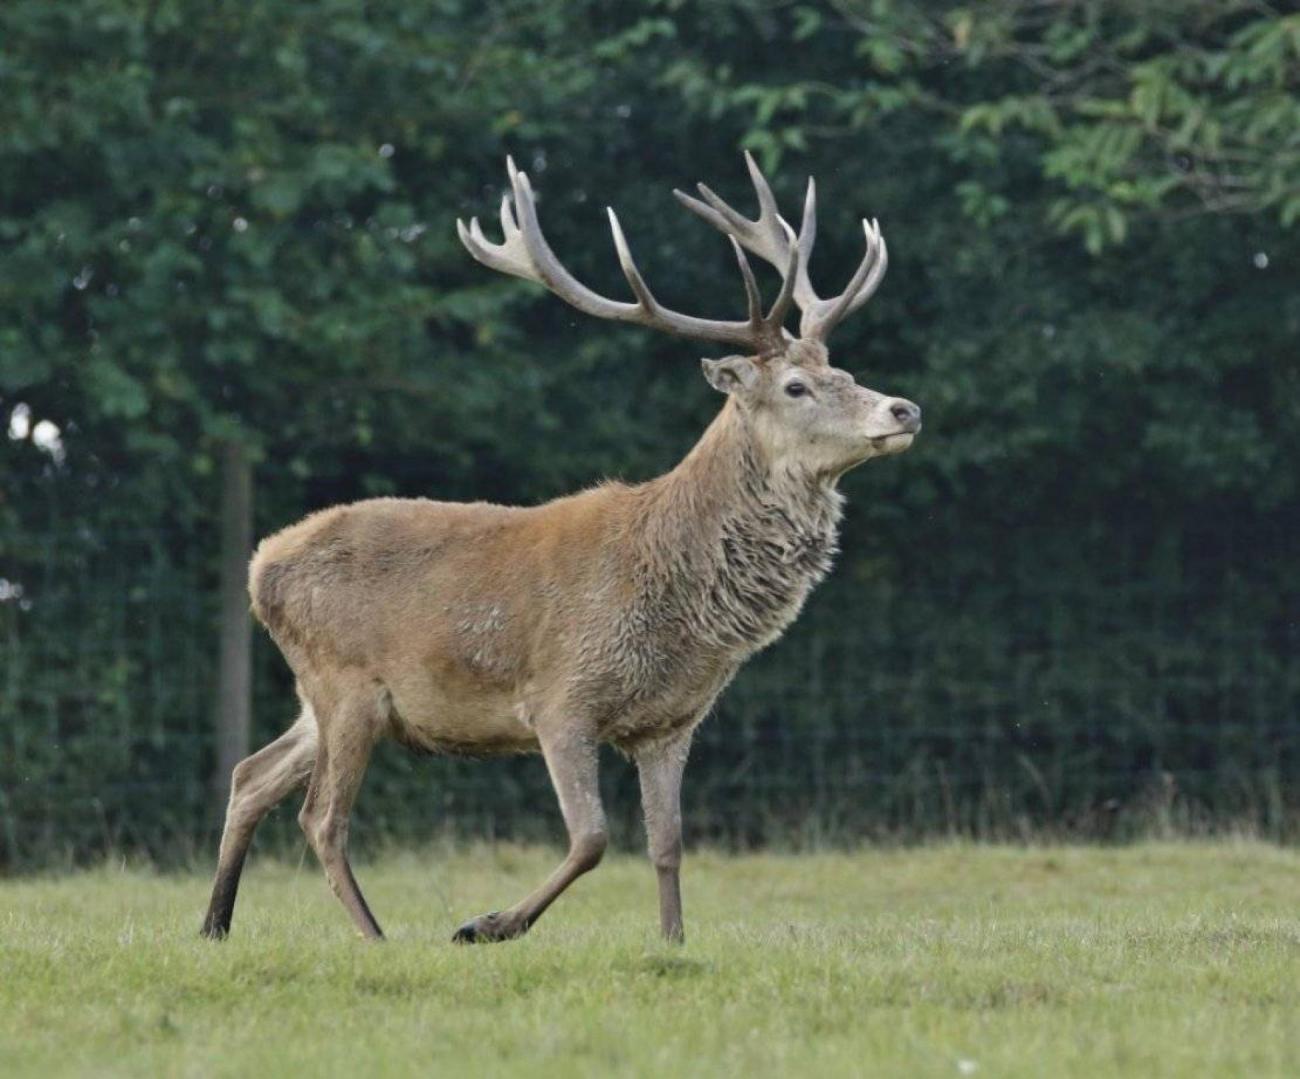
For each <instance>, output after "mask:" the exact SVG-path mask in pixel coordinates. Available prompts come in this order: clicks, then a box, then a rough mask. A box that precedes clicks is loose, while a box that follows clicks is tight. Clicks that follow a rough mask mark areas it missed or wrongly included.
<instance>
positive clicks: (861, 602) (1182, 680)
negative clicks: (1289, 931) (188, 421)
mask: <svg viewBox="0 0 1300 1079" xmlns="http://www.w3.org/2000/svg"><path fill="white" fill-rule="evenodd" d="M165 539H166V540H168V542H164V540H165ZM1274 539H1275V540H1276V541H1277V542H1280V543H1282V544H1283V545H1284V544H1285V543H1286V542H1287V541H1286V540H1285V537H1274ZM202 542H205V541H202V540H200V539H199V538H196V537H162V536H160V535H159V534H158V532H157V531H155V530H153V529H149V528H138V529H131V528H117V529H115V530H112V531H111V532H109V533H107V534H105V533H100V532H95V531H92V530H88V529H81V530H72V531H68V530H63V531H60V530H57V529H54V530H51V531H50V532H48V533H46V534H44V535H42V536H40V537H38V538H36V537H29V538H27V539H26V540H24V539H23V538H22V537H19V536H9V537H6V543H5V547H4V549H5V551H6V552H7V564H8V565H13V566H18V567H20V568H21V574H22V579H21V581H19V580H17V579H14V578H9V577H6V581H7V584H6V591H5V597H6V598H5V599H4V600H3V601H0V642H2V643H0V657H2V665H3V676H2V677H3V681H2V682H0V686H2V690H3V692H2V697H0V747H2V748H0V858H3V862H4V864H5V865H7V866H9V867H11V868H14V867H22V866H30V865H38V864H49V863H51V862H60V861H72V860H78V859H84V858H86V857H93V856H96V855H98V854H100V853H102V852H104V851H118V850H123V849H128V850H136V849H139V850H144V851H147V852H150V853H151V854H153V855H155V856H160V857H168V856H176V855H178V854H180V855H184V854H186V853H188V852H191V851H195V850H204V849H206V844H209V843H210V842H211V841H212V838H213V836H214V834H215V829H216V828H217V827H218V825H219V820H220V807H218V806H216V805H214V801H215V799H214V796H213V793H212V791H213V783H212V779H213V776H212V772H213V761H214V735H213V730H212V716H213V705H214V701H213V693H214V667H215V662H214V658H215V651H216V648H215V641H216V608H215V597H214V587H213V586H214V580H213V574H212V572H211V569H210V567H209V565H208V561H207V560H205V559H199V560H197V564H196V563H195V560H193V559H190V560H189V561H185V560H183V558H182V557H181V555H183V554H185V553H186V552H188V551H191V550H192V549H193V547H194V545H195V544H198V545H199V546H201V544H202ZM1065 546H1067V547H1068V548H1069V549H1070V552H1071V553H1070V556H1069V557H1070V558H1071V559H1074V561H1073V563H1072V564H1070V565H1066V564H1065V563H1064V562H1062V560H1061V559H1062V555H1061V554H1060V552H1061V550H1062V549H1063V548H1062V546H1061V545H1056V546H1055V547H1053V545H1052V544H1050V543H1048V542H1047V541H1046V540H1043V541H1042V542H1035V540H1034V537H1023V536H1022V537H1020V538H1019V540H1018V542H1017V544H1016V545H1015V548H1014V551H1010V550H1009V551H1008V552H1007V555H1006V557H1005V559H1004V560H1003V561H1002V563H1001V564H1000V565H998V566H995V567H990V566H989V565H987V564H986V563H985V564H974V565H963V563H961V561H960V560H951V561H945V560H941V559H934V560H927V559H916V560H911V561H909V562H907V563H906V564H904V565H902V566H896V567H892V568H890V569H889V570H888V571H886V572H882V571H881V569H880V567H879V566H875V565H872V564H869V563H856V562H854V561H852V560H851V559H846V561H845V563H844V564H843V565H841V566H840V567H839V568H838V569H837V570H836V575H835V576H834V577H833V578H832V579H831V582H830V583H829V584H828V585H826V586H824V587H823V589H822V591H821V592H820V593H818V594H816V595H815V596H814V598H813V600H812V601H811V602H810V604H809V608H808V610H807V612H806V613H805V615H804V617H803V618H802V619H801V621H800V622H799V623H797V625H796V626H795V627H794V628H793V629H792V630H791V632H790V633H789V634H788V635H787V636H786V637H785V638H784V639H783V640H782V641H781V642H779V643H778V644H776V645H775V646H774V647H772V648H771V649H769V650H768V651H766V652H765V653H763V654H761V655H760V656H759V657H757V658H756V659H755V660H754V661H753V662H751V664H750V665H749V666H748V667H747V668H746V669H745V670H744V671H743V672H742V674H741V675H740V677H739V678H738V679H737V681H736V683H735V684H733V686H732V687H731V689H730V690H729V691H728V692H727V694H726V695H725V696H724V698H723V699H722V701H721V702H720V704H719V706H718V707H717V709H716V714H715V715H713V716H711V717H710V718H709V719H708V720H707V721H706V723H705V724H704V725H703V727H702V728H701V729H700V731H699V733H698V736H697V739H696V743H695V747H694V750H693V756H692V761H691V765H690V768H689V770H688V778H687V784H686V792H685V810H686V815H687V820H688V834H689V835H690V837H691V838H693V839H694V840H696V841H702V840H703V841H717V842H725V843H738V844H749V843H760V842H773V841H781V842H836V841H841V840H852V839H855V838H860V837H863V836H874V837H881V836H899V837H915V836H924V835H930V834H963V835H972V836H983V837H1015V836H1024V835H1032V834H1045V833H1057V834H1075V835H1082V836H1096V837H1106V836H1123V835H1126V834H1131V833H1132V832H1134V831H1136V830H1146V829H1150V828H1151V827H1161V828H1164V827H1184V828H1187V827H1192V828H1216V827H1248V828H1250V829H1252V830H1254V831H1257V832H1260V833H1263V834H1266V835H1270V836H1275V837H1287V836H1294V835H1295V834H1296V833H1297V831H1300V829H1298V828H1297V822H1298V820H1300V812H1298V803H1300V791H1298V787H1300V784H1298V783H1297V778H1298V777H1300V719H1298V718H1297V717H1298V716H1300V662H1297V655H1298V654H1300V647H1298V646H1300V628H1298V625H1297V620H1296V616H1295V611H1294V606H1293V603H1292V602H1291V599H1290V598H1289V597H1291V596H1294V594H1295V593H1294V590H1293V589H1291V588H1290V587H1289V582H1288V581H1287V580H1285V579H1284V577H1285V573H1286V572H1289V567H1288V566H1287V563H1286V560H1285V559H1279V558H1274V557H1262V558H1256V559H1253V560H1247V559H1240V558H1238V557H1236V555H1235V554H1234V551H1233V550H1232V549H1231V547H1230V545H1229V546H1228V547H1225V546H1224V545H1222V544H1220V545H1217V546H1213V548H1212V549H1211V550H1210V553H1209V554H1206V552H1205V551H1204V550H1199V549H1198V551H1199V553H1198V554H1197V555H1196V557H1194V558H1193V557H1189V556H1188V555H1187V554H1186V552H1184V553H1183V554H1181V555H1180V556H1179V557H1177V558H1173V559H1169V558H1165V559H1164V560H1163V561H1161V560H1153V559H1150V558H1145V559H1143V560H1141V561H1140V563H1139V562H1135V561H1133V560H1132V559H1130V558H1129V557H1128V555H1127V554H1125V555H1124V556H1123V557H1120V555H1119V554H1117V552H1116V548H1115V546H1114V537H1113V536H1109V535H1106V534H1104V533H1100V532H1099V533H1098V535H1097V536H1095V537H1093V538H1092V540H1088V539H1087V537H1082V538H1081V537H1075V538H1074V540H1073V541H1072V543H1071V544H1068V545H1065ZM1248 549H1250V550H1252V551H1256V552H1258V551H1260V550H1268V549H1272V548H1270V547H1269V543H1268V542H1262V541H1259V540H1258V538H1256V539H1255V540H1252V541H1251V544H1250V545H1249V547H1248ZM178 552H179V554H178ZM1161 566H1163V567H1164V568H1163V569H1161V568H1160V567H1161ZM1081 567H1082V568H1081ZM1088 567H1091V572H1085V570H1087V569H1088ZM1279 573H1281V574H1282V575H1283V576H1281V577H1280V576H1279ZM255 669H256V678H255V710H254V716H255V738H254V741H255V742H256V743H260V742H262V741H265V740H268V739H270V738H271V737H274V736H275V734H277V733H278V732H279V730H280V729H282V728H283V727H284V726H285V725H286V724H287V723H288V722H289V721H290V720H291V719H292V716H293V710H294V700H293V694H292V687H291V683H290V680H289V676H288V672H287V670H286V669H285V668H284V665H283V662H282V661H281V660H280V658H279V656H278V654H277V653H276V652H275V649H274V646H273V645H272V644H271V643H270V641H269V640H268V639H266V638H265V637H264V636H262V635H261V634H259V635H258V638H257V644H256V664H255ZM604 772H605V775H604V786H605V792H606V799H607V803H608V806H609V809H610V813H611V819H612V821H613V824H614V828H615V832H616V835H617V836H619V837H621V838H622V839H623V840H625V841H628V842H631V841H633V839H634V837H635V835H636V834H637V827H638V824H637V821H638V816H637V806H636V790H637V785H636V781H635V776H634V774H633V772H632V766H631V765H630V764H628V763H627V762H624V761H622V760H619V759H618V758H617V757H616V756H614V755H612V754H611V755H610V757H609V759H608V761H607V766H606V768H605V769H604ZM292 828H293V814H292V813H291V812H290V813H283V812H282V813H281V814H280V815H279V819H278V821H277V822H276V823H273V824H272V825H271V827H270V829H269V832H268V834H269V835H271V836H274V835H276V834H279V835H281V836H288V835H290V834H291V833H292ZM559 829H560V824H559V816H558V812H557V810H556V808H555V804H554V797H553V795H552V794H551V792H550V789H549V784H548V781H547V778H546V774H545V769H544V767H543V766H542V764H541V762H540V760H537V759H533V758H520V759H509V760H493V761H470V760H459V759H440V758H434V759H429V758H416V757H412V756H411V755H409V754H407V753H406V752H405V751H404V750H401V749H400V748H398V747H396V746H389V747H384V749H383V750H382V751H381V752H380V753H379V754H377V757H376V760H375V763H374V764H373V766H372V768H371V771H370V774H369V776H368V778H367V782H366V788H365V790H364V791H363V792H362V796H361V799H360V803H359V807H358V811H357V819H356V824H355V827H354V834H355V835H357V836H358V837H359V838H361V839H362V841H363V842H364V837H366V836H370V837H375V836H381V835H382V836H385V837H395V838H398V839H418V838H420V837H427V836H430V835H435V834H439V835H440V834H443V833H446V832H448V831H450V832H453V833H455V834H458V835H472V836H498V837H499V836H509V837H519V838H539V837H543V836H554V835H556V834H557V833H558V831H559Z"/></svg>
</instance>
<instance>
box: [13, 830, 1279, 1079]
mask: <svg viewBox="0 0 1300 1079" xmlns="http://www.w3.org/2000/svg"><path fill="white" fill-rule="evenodd" d="M554 857H555V855H554V853H553V852H547V851H544V850H538V849H521V848H514V847H495V848H491V849H489V848H482V849H478V850H471V851H460V852H450V851H446V850H434V851H430V852H428V853H427V854H425V855H420V856H417V855H413V854H411V855H394V856H390V857H386V858H384V859H382V860H381V861H380V862H379V863H377V864H373V865H369V866H362V867H361V868H360V870H359V872H358V876H359V877H360V878H361V882H362V885H363V886H364V887H365V889H366V892H367V894H368V896H369V897H370V899H371V903H372V906H373V907H374V908H375V910H376V912H377V914H378V916H379V919H380V922H381V923H382V924H383V925H384V927H385V929H386V930H387V931H388V933H389V940H388V942H387V943H386V944H382V945H368V944H365V943H364V942H362V941H361V940H359V939H357V938H356V937H355V936H354V935H353V934H352V932H351V930H350V928H349V925H348V923H347V921H346V916H345V915H344V913H343V911H342V908H341V907H340V906H339V905H338V903H337V902H336V901H335V900H334V899H333V897H332V896H330V895H329V894H328V892H327V890H326V887H325V885H324V883H323V880H322V878H321V876H320V873H319V871H318V870H317V869H316V867H315V865H314V864H312V863H311V862H310V861H308V862H307V863H306V864H305V865H303V866H295V865H286V864H283V863H276V862H273V861H267V860H261V861H255V862H254V864H253V865H252V867H251V869H250V871H249V873H248V874H247V875H246V878H245V883H244V888H243V893H242V894H241V896H240V904H239V907H238V909H237V911H236V916H235V925H234V931H233V934H232V936H231V938H230V939H229V940H228V941H226V942H224V943H222V944H213V943H210V942H207V941H203V940H200V939H199V938H198V936H197V933H196V930H197V928H198V925H199V921H200V917H201V915H202V910H203V906H204V902H205V899H206V891H207V880H206V878H205V877H204V876H201V875H197V874H196V875H189V874H183V875H162V874H154V873H151V872H148V871H142V870H125V871H123V870H118V869H112V868H104V869H100V870H97V871H94V872H87V873H81V874H77V875H73V876H62V877H57V878H51V879H28V880H18V881H9V882H0V949H2V950H0V1073H3V1074H5V1075H34V1074H38V1075H41V1076H43V1077H49V1076H55V1075H69V1074H79V1073H80V1074H84V1073H94V1074H96V1075H133V1076H134V1075H146V1074H149V1075H153V1074H170V1075H180V1074H184V1075H259V1076H260V1075H271V1074H286V1073H290V1072H294V1073H301V1074H303V1075H311V1076H317V1075H362V1074H364V1075H370V1074H429V1073H432V1072H445V1073H446V1074H450V1075H458V1076H459V1075H497V1074H521V1075H557V1076H572V1075H592V1076H595V1075H609V1074H640V1075H665V1076H671V1075H727V1076H742V1075H800V1076H804V1075H807V1076H812V1075H817V1076H822V1075H863V1074H868V1075H870V1074H880V1075H898V1076H912V1075H941V1076H953V1075H956V1076H960V1075H970V1074H978V1075H989V1076H1016V1075H1024V1076H1046V1075H1052V1076H1069V1075H1079V1076H1085V1075H1086V1076H1090V1077H1095V1076H1099V1075H1101V1076H1111V1075H1135V1076H1136V1075H1141V1076H1150V1075H1198V1076H1199V1075H1206V1074H1237V1075H1251V1076H1262V1075H1278V1076H1281V1075H1288V1076H1290V1075H1296V1074H1300V853H1297V852H1296V851H1294V850H1283V849H1279V848H1275V847H1270V846H1265V845H1262V844H1255V843H1248V842H1222V843H1213V844H1159V845H1155V844H1151V845H1142V846H1135V847H1129V848H1123V849H1098V848H1081V847H1061V848H1057V847H1043V848H1008V847H979V846H937V847H928V848H921V849H910V850H867V851H862V852H859V853H854V854H831V853H827V854H814V855H799V856H795V855H791V856H781V855H759V856H752V857H731V856H725V855H720V854H712V853H697V854H695V855H693V856H692V857H690V858H688V860H687V866H686V876H685V899H686V918H687V922H686V925H687V934H688V941H687V944H686V945H685V947H683V948H673V947H670V946H667V945H663V944H661V943H659V942H658V940H657V939H656V936H655V930H654V920H655V917H656V914H655V909H656V908H655V897H654V884H653V873H652V872H651V871H650V869H649V867H648V866H647V865H646V864H645V863H644V862H643V861H642V860H641V859H638V858H634V857H630V856H619V857H612V858H610V859H608V860H607V861H606V863H605V864H604V865H603V866H601V867H600V869H598V870H597V871H596V872H595V873H594V874H593V875H591V876H590V877H588V878H587V879H585V880H583V881H580V882H579V883H578V884H577V885H576V886H575V887H574V889H573V890H572V891H571V892H570V893H569V894H568V895H567V896H565V897H564V898H562V899H561V900H560V902H559V903H558V904H557V905H556V907H554V908H553V909H552V911H551V912H550V913H549V914H548V915H547V916H546V917H545V918H544V919H543V920H542V921H541V922H540V923H539V924H538V926H537V927H536V928H535V929H534V931H533V933H532V935H531V936H529V937H528V938H525V939H524V940H521V941H516V942H514V943H510V944H499V945H493V946H481V947H467V948H458V947H453V946H452V945H451V944H449V943H448V938H449V937H450V935H451V932H452V930H453V929H454V928H455V926H456V925H457V924H458V922H459V921H460V920H462V919H463V918H464V917H467V916H469V915H472V914H476V913H480V912H481V911H483V910H488V909H495V908H498V907H500V906H502V905H504V904H506V903H508V902H510V901H512V900H514V899H515V898H517V897H518V895H519V894H521V893H522V892H523V891H525V890H527V889H528V888H530V887H531V886H532V885H533V884H534V883H536V882H537V881H538V880H539V879H540V878H541V876H542V875H543V874H544V873H545V871H546V870H547V869H548V868H549V867H550V865H551V863H552V861H553V860H554Z"/></svg>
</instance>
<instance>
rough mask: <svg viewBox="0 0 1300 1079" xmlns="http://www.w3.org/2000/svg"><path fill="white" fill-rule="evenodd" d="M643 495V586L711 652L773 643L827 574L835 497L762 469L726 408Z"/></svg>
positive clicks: (740, 423)
mask: <svg viewBox="0 0 1300 1079" xmlns="http://www.w3.org/2000/svg"><path fill="white" fill-rule="evenodd" d="M646 493H647V495H648V497H647V501H646V504H645V512H644V514H643V515H641V517H640V520H639V522H638V525H639V527H640V528H641V536H640V542H641V544H642V552H643V557H642V567H643V574H644V578H643V579H645V580H646V581H647V583H648V584H649V585H650V588H649V591H650V592H652V593H654V594H655V596H656V597H657V599H658V601H660V602H667V603H669V604H671V605H672V606H673V607H676V608H681V609H680V610H679V612H678V613H679V614H681V615H685V616H686V617H687V624H689V625H692V626H694V627H696V628H697V630H698V631H699V632H700V633H701V634H702V635H704V636H712V637H714V638H716V643H717V644H719V645H723V646H725V647H728V648H733V649H736V650H738V651H740V652H747V651H752V650H754V649H757V648H760V647H762V646H763V645H765V644H767V643H769V642H770V641H772V640H774V639H775V638H776V637H777V636H779V635H780V633H781V631H782V630H784V629H785V627H786V626H787V625H788V624H789V623H790V622H791V621H793V619H794V617H795V616H796V615H797V614H798V612H799V609H800V607H801V606H802V604H803V601H804V599H805V598H806V597H807V595H808V593H809V592H810V591H811V590H812V588H813V586H814V585H816V584H817V582H818V581H820V580H821V578H822V577H824V576H825V575H826V573H827V572H828V571H829V569H830V566H831V561H832V559H833V558H834V555H835V552H836V544H837V534H838V525H839V520H840V513H841V504H842V498H841V496H840V495H839V494H838V493H837V492H836V491H835V489H834V487H833V485H832V484H831V483H830V482H828V481H827V480H825V479H824V478H819V477H815V476H812V475H808V474H806V473H802V472H799V471H796V470H792V469H790V468H786V467H783V466H782V465H781V464H780V463H779V462H773V461H771V460H769V459H768V458H767V456H766V455H765V454H764V452H763V448H762V447H761V446H760V445H759V444H758V442H757V441H756V440H755V438H754V435H753V431H752V429H751V427H750V425H749V423H747V422H746V420H745V417H744V416H743V415H742V414H741V413H740V409H739V406H737V405H736V404H735V402H734V401H731V400H729V401H728V402H727V403H726V405H725V406H724V407H723V409H722V410H721V412H719V414H718V416H717V418H716V419H715V420H714V421H713V423H712V424H710V426H709V428H708V429H707V430H706V431H705V433H704V435H703V437H701V439H700V441H699V442H698V443H696V445H695V447H694V448H693V449H692V450H691V452H690V453H688V454H687V455H686V457H685V458H684V459H683V460H682V461H681V463H680V464H679V465H678V466H677V467H676V468H675V469H673V470H672V471H671V472H669V473H668V474H666V475H664V476H661V477H660V478H659V479H658V480H655V481H652V483H650V484H648V485H647V487H646Z"/></svg>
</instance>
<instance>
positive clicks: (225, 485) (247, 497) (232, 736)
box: [212, 438, 253, 818]
mask: <svg viewBox="0 0 1300 1079" xmlns="http://www.w3.org/2000/svg"><path fill="white" fill-rule="evenodd" d="M252 545H253V470H252V466H251V464H250V462H249V460H248V454H247V452H246V451H245V449H244V444H243V443H242V442H241V441H239V440H237V439H235V438H229V439H226V440H225V441H224V442H223V443H222V445H221V555H220V557H221V569H220V584H219V588H220V592H221V625H220V640H221V646H220V648H221V651H220V658H219V660H218V666H217V696H216V708H215V727H216V748H217V767H216V773H215V775H214V776H213V781H212V789H213V796H214V799H215V807H216V811H217V815H218V818H220V814H221V812H222V811H223V810H224V808H225V804H226V799H227V797H229V794H230V773H231V770H232V769H233V768H234V767H235V765H236V764H238V763H239V762H240V761H241V760H243V759H244V758H245V757H246V756H248V748H249V747H248V739H249V727H250V718H251V714H252V642H253V638H252V624H251V621H250V619H249V617H248V554H249V551H250V549H251V548H252Z"/></svg>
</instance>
